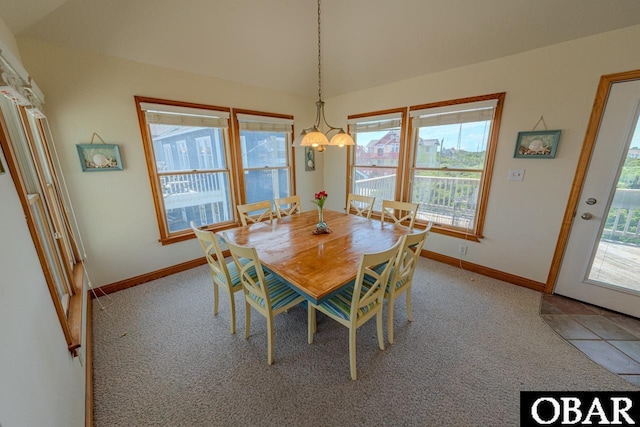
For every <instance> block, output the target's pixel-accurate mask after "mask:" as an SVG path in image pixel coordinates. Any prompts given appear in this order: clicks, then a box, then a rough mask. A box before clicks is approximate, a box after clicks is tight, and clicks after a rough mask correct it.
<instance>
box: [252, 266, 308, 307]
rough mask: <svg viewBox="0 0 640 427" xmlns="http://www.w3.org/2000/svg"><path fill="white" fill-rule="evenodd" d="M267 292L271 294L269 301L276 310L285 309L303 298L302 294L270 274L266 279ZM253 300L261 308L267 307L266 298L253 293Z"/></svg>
mask: <svg viewBox="0 0 640 427" xmlns="http://www.w3.org/2000/svg"><path fill="white" fill-rule="evenodd" d="M264 280H265V282H266V285H267V290H268V292H269V299H270V300H271V309H272V310H276V309H278V308H281V307H285V306H287V305H288V304H291V303H292V302H293V301H294V300H296V299H299V298H301V297H300V294H299V293H297V292H296V291H294V290H293V289H291V288H290V287H289V286H288V285H287V284H286V283H284V282H283V281H282V280H280V278H278V277H277V276H275V275H274V274H268V275H266V276H265V278H264ZM250 295H251V298H253V299H254V300H255V301H256V302H257V303H258V304H260V306H262V307H265V302H264V298H262V297H260V296H258V295H256V294H253V293H251V294H250Z"/></svg>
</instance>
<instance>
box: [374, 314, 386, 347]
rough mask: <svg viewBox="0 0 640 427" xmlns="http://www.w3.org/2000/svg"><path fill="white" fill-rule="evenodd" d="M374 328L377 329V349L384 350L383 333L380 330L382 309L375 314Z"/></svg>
mask: <svg viewBox="0 0 640 427" xmlns="http://www.w3.org/2000/svg"><path fill="white" fill-rule="evenodd" d="M376 326H377V329H378V347H380V350H384V332H383V330H382V309H380V310H378V314H376Z"/></svg>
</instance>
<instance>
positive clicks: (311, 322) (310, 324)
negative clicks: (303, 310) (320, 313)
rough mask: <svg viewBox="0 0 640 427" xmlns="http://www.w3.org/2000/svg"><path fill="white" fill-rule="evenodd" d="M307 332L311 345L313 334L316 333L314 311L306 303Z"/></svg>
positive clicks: (309, 304)
mask: <svg viewBox="0 0 640 427" xmlns="http://www.w3.org/2000/svg"><path fill="white" fill-rule="evenodd" d="M307 330H308V336H309V344H313V334H314V333H315V332H316V309H315V308H314V307H313V306H312V305H311V303H310V302H307Z"/></svg>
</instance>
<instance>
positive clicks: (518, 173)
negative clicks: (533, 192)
mask: <svg viewBox="0 0 640 427" xmlns="http://www.w3.org/2000/svg"><path fill="white" fill-rule="evenodd" d="M508 179H509V181H523V180H524V169H509V177H508Z"/></svg>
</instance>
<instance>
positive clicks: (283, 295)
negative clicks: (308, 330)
mask: <svg viewBox="0 0 640 427" xmlns="http://www.w3.org/2000/svg"><path fill="white" fill-rule="evenodd" d="M225 241H226V243H227V246H228V247H229V251H231V256H232V257H233V261H234V262H235V263H236V267H237V269H238V272H239V274H240V281H241V282H242V287H243V289H244V301H245V307H246V315H245V320H246V324H245V334H244V337H245V339H248V338H249V335H250V328H251V308H253V309H254V310H256V311H257V312H258V313H260V314H261V315H263V316H264V317H265V319H267V363H268V364H269V365H271V364H272V363H273V339H274V330H273V318H274V317H275V316H276V315H278V314H280V313H284V312H286V311H287V310H289V309H290V308H292V307H294V306H296V305H298V304H300V303H301V302H303V301H304V297H302V296H301V295H300V294H298V293H297V292H295V291H294V290H292V289H291V288H290V287H289V286H288V285H287V284H286V283H285V282H284V281H283V280H281V279H280V278H278V277H277V276H276V275H275V274H266V273H265V271H264V270H263V267H262V263H261V262H260V259H259V258H258V253H257V252H256V249H255V248H252V247H245V246H238V245H235V244H233V243H231V242H229V239H227V238H225ZM253 271H255V272H256V274H255V276H254V275H253V274H252V272H253Z"/></svg>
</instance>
